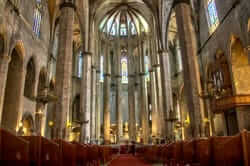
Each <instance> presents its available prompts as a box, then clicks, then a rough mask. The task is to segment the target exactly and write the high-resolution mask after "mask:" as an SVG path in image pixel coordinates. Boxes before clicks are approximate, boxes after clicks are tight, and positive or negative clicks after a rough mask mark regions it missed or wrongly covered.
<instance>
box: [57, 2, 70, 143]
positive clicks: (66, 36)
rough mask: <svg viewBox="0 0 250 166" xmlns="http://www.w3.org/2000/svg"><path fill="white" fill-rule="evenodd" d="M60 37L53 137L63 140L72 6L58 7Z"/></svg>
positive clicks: (67, 96) (68, 100)
mask: <svg viewBox="0 0 250 166" xmlns="http://www.w3.org/2000/svg"><path fill="white" fill-rule="evenodd" d="M60 9H61V17H60V35H59V50H58V58H57V64H56V86H55V93H56V96H57V97H58V100H57V102H56V104H55V107H56V108H55V123H54V124H55V137H56V138H62V139H63V138H65V136H66V123H67V122H66V121H67V115H68V111H69V109H70V97H71V79H72V42H73V21H74V5H73V4H72V6H70V5H67V3H65V2H64V3H62V4H61V5H60Z"/></svg>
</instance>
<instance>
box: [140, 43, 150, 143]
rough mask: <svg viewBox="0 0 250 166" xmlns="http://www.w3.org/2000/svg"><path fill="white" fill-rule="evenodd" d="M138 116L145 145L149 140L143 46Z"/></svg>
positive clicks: (141, 51)
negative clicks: (139, 116)
mask: <svg viewBox="0 0 250 166" xmlns="http://www.w3.org/2000/svg"><path fill="white" fill-rule="evenodd" d="M140 49H141V50H140V73H139V75H140V87H141V89H140V93H141V95H140V96H141V97H140V100H141V101H140V102H141V104H140V107H141V110H140V115H141V117H142V119H141V124H142V137H143V143H144V144H147V143H148V140H149V121H148V105H147V103H148V102H147V101H148V97H147V82H146V78H145V76H146V74H145V63H144V62H145V61H144V51H143V46H142V45H141V48H140Z"/></svg>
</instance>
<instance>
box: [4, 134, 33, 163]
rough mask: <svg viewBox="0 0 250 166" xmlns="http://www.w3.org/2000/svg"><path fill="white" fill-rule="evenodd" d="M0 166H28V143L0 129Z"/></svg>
mask: <svg viewBox="0 0 250 166" xmlns="http://www.w3.org/2000/svg"><path fill="white" fill-rule="evenodd" d="M0 165H1V166H14V165H18V166H28V165H29V143H28V142H27V141H25V140H23V139H21V138H19V137H16V136H15V135H13V134H11V133H10V132H8V131H6V130H4V129H0Z"/></svg>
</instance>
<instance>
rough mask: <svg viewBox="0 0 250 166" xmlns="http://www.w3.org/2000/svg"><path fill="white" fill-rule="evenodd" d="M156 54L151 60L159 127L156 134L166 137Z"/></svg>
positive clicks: (159, 71)
mask: <svg viewBox="0 0 250 166" xmlns="http://www.w3.org/2000/svg"><path fill="white" fill-rule="evenodd" d="M154 55H156V58H155V61H153V70H154V72H155V83H156V95H157V105H158V115H159V119H158V122H159V126H158V127H159V129H158V136H160V137H163V138H165V137H166V132H165V131H166V130H165V129H166V125H165V119H164V114H163V94H162V84H161V83H162V82H161V70H160V64H159V63H158V60H157V55H158V54H156V53H155V54H154Z"/></svg>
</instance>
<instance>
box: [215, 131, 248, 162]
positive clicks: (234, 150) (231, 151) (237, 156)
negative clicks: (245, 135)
mask: <svg viewBox="0 0 250 166" xmlns="http://www.w3.org/2000/svg"><path fill="white" fill-rule="evenodd" d="M221 146H222V151H223V153H222V154H223V158H224V163H223V164H224V166H244V156H243V145H242V136H241V135H240V134H239V135H236V136H233V137H231V138H230V139H228V140H227V141H225V143H224V144H222V145H221ZM217 165H218V164H217Z"/></svg>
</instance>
